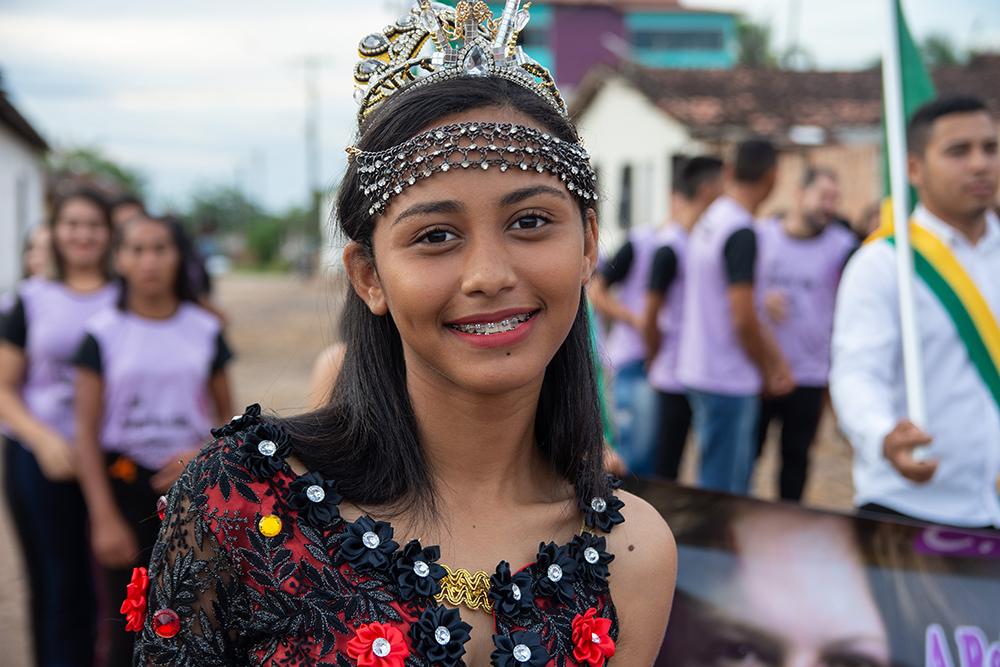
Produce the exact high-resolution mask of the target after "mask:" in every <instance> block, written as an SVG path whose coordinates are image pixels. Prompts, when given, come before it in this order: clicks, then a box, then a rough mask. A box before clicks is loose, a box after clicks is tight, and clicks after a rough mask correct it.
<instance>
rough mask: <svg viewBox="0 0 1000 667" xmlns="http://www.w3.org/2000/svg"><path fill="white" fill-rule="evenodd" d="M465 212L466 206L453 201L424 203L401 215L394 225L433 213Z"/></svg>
mask: <svg viewBox="0 0 1000 667" xmlns="http://www.w3.org/2000/svg"><path fill="white" fill-rule="evenodd" d="M464 210H465V206H463V205H462V203H461V202H458V201H455V200H453V199H449V200H441V201H431V202H424V203H422V204H414V205H413V206H411V207H410V208H408V209H406V210H405V211H403V212H402V213H400V214H399V215H398V216H397V217H396V220H395V221H393V223H392V224H394V225H395V224H398V223H399V222H401V221H402V220H404V219H405V218H411V217H413V216H416V215H428V214H431V213H460V212H462V211H464Z"/></svg>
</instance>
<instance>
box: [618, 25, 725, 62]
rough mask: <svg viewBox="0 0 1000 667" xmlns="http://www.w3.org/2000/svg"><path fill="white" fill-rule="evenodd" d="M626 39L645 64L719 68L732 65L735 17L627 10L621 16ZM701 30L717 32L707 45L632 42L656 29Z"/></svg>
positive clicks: (666, 30) (669, 30)
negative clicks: (716, 40)
mask: <svg viewBox="0 0 1000 667" xmlns="http://www.w3.org/2000/svg"><path fill="white" fill-rule="evenodd" d="M625 26H626V29H627V30H628V31H629V41H630V42H632V44H633V53H634V55H635V58H636V60H638V61H639V62H640V63H641V64H643V65H645V66H647V67H675V68H722V69H728V68H730V67H734V66H735V65H736V60H737V49H738V45H737V37H736V18H735V17H734V16H732V15H729V14H709V13H706V14H699V13H697V12H690V13H688V12H685V13H670V12H631V13H629V14H627V15H626V16H625ZM675 32H676V33H678V34H684V33H705V34H716V35H721V40H720V43H719V44H717V45H714V46H712V47H711V48H690V47H688V48H685V47H683V46H682V47H679V48H677V47H668V48H662V47H661V48H656V47H651V46H648V45H647V46H642V45H638V44H636V42H637V41H639V40H640V39H641V35H642V34H643V33H645V34H646V35H652V34H656V33H668V34H669V33H675Z"/></svg>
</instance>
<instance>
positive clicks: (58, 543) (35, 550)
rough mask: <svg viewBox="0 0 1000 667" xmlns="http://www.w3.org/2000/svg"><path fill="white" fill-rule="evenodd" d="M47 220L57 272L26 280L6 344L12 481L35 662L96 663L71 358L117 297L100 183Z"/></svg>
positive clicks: (2, 382) (2, 360) (0, 368)
mask: <svg viewBox="0 0 1000 667" xmlns="http://www.w3.org/2000/svg"><path fill="white" fill-rule="evenodd" d="M49 227H50V232H51V237H52V259H53V265H54V269H55V278H54V279H52V280H49V279H46V278H42V277H33V278H29V279H28V280H26V281H24V282H23V283H22V284H21V285H20V286H19V287H18V289H17V301H16V303H15V304H14V306H13V308H12V309H11V311H10V314H9V315H8V316H7V317H6V318H5V321H4V327H3V336H2V342H0V421H2V422H3V423H4V424H5V426H6V428H7V430H8V432H9V433H10V437H8V439H7V443H6V446H5V449H4V473H5V480H4V489H5V491H6V495H7V502H8V504H9V506H10V510H11V516H12V517H13V520H14V523H15V526H16V529H17V535H18V538H19V542H20V548H21V551H22V555H23V562H24V564H25V568H26V569H27V573H28V587H29V590H30V600H31V623H32V632H33V639H34V645H35V657H36V664H38V665H41V666H49V665H53V666H54V665H60V666H62V665H90V664H91V663H92V661H93V651H94V638H95V628H96V611H95V596H94V590H93V582H92V573H91V557H90V548H89V544H88V539H87V513H86V506H85V504H84V502H83V496H82V495H81V493H80V487H79V485H78V484H77V482H76V479H75V478H76V468H75V452H74V449H73V445H72V443H73V442H74V439H75V425H74V421H73V410H74V396H75V394H74V379H75V378H74V376H75V373H74V370H73V366H72V363H71V359H72V357H73V354H74V353H75V351H76V349H77V347H78V346H79V345H80V342H81V341H82V340H83V331H84V325H85V323H86V322H87V320H89V319H90V317H92V316H93V315H94V314H95V313H97V312H100V311H101V310H102V309H104V308H106V307H108V306H111V305H112V304H114V302H115V300H116V298H117V293H118V290H117V288H116V287H115V286H114V285H113V284H112V282H111V273H110V268H109V267H110V262H109V258H110V252H111V237H112V223H111V216H110V210H109V207H108V204H107V202H106V201H105V199H104V197H103V196H102V195H101V194H99V193H97V192H96V191H91V190H79V191H75V192H73V193H71V194H68V195H66V196H64V197H63V198H62V199H60V200H59V201H57V202H56V203H55V205H54V207H53V210H52V218H51V220H50V223H49Z"/></svg>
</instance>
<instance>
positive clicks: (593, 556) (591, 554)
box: [583, 547, 601, 565]
mask: <svg viewBox="0 0 1000 667" xmlns="http://www.w3.org/2000/svg"><path fill="white" fill-rule="evenodd" d="M583 559H584V560H585V561H587V562H588V563H590V564H591V565H593V564H594V563H596V562H597V561H599V560H601V555H600V554H599V553H597V549H595V548H594V547H587V548H586V549H584V550H583Z"/></svg>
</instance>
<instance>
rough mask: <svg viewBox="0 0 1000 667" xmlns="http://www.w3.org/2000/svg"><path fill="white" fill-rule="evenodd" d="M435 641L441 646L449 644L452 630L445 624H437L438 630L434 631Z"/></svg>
mask: <svg viewBox="0 0 1000 667" xmlns="http://www.w3.org/2000/svg"><path fill="white" fill-rule="evenodd" d="M434 641H436V642H437V643H438V644H440V645H441V646H445V645H447V644H448V642H450V641H451V630H449V629H448V628H446V627H444V626H443V625H439V626H437V630H435V631H434Z"/></svg>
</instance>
